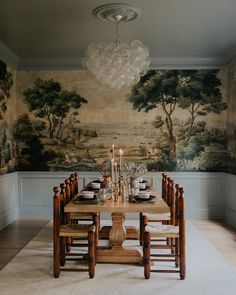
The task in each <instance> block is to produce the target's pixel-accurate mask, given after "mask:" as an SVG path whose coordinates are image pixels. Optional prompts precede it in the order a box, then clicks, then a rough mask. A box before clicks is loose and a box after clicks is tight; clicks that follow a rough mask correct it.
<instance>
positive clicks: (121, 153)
mask: <svg viewBox="0 0 236 295" xmlns="http://www.w3.org/2000/svg"><path fill="white" fill-rule="evenodd" d="M119 153H120V172H121V171H122V164H123V150H122V149H119Z"/></svg>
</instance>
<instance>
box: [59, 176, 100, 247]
mask: <svg viewBox="0 0 236 295" xmlns="http://www.w3.org/2000/svg"><path fill="white" fill-rule="evenodd" d="M78 191H79V184H78V173H75V174H71V175H70V177H69V178H68V179H66V180H65V199H66V200H67V202H68V201H70V200H72V199H73V198H74V197H75V196H76V195H77V194H78ZM66 218H67V222H70V223H74V224H78V223H79V224H80V223H81V224H83V223H85V222H86V223H88V222H89V223H91V224H93V225H94V226H95V231H96V235H95V236H96V245H98V242H99V228H100V215H99V213H96V212H92V213H90V212H89V213H86V212H84V213H77V212H74V213H70V214H67V216H66ZM76 240H77V238H67V244H66V250H67V252H70V250H71V246H73V247H77V243H76Z"/></svg>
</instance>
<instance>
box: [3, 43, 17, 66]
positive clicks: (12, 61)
mask: <svg viewBox="0 0 236 295" xmlns="http://www.w3.org/2000/svg"><path fill="white" fill-rule="evenodd" d="M0 59H1V60H2V61H4V62H5V63H6V64H8V65H9V66H11V67H12V68H14V69H17V67H18V64H19V56H18V55H17V54H16V53H15V52H14V51H12V50H11V49H10V48H9V47H8V46H7V45H6V44H4V43H3V42H2V41H1V40H0Z"/></svg>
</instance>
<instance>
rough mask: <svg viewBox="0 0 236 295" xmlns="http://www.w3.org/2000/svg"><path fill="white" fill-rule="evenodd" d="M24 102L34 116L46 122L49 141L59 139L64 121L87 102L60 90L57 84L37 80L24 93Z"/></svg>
mask: <svg viewBox="0 0 236 295" xmlns="http://www.w3.org/2000/svg"><path fill="white" fill-rule="evenodd" d="M24 102H25V103H26V104H27V105H28V108H29V110H30V111H33V112H34V114H35V116H36V117H38V118H43V119H45V120H46V121H47V122H48V131H49V136H50V138H51V139H53V138H59V137H60V131H61V127H62V125H63V122H64V119H65V118H66V116H67V115H68V114H69V112H70V111H71V110H76V109H79V108H80V107H81V105H82V104H83V103H87V100H86V99H85V98H83V97H82V96H80V95H79V94H77V93H76V92H75V91H68V90H62V88H61V85H60V83H59V82H56V81H53V80H52V79H50V80H42V79H37V80H36V81H35V82H34V85H33V87H32V88H29V89H27V90H25V91H24Z"/></svg>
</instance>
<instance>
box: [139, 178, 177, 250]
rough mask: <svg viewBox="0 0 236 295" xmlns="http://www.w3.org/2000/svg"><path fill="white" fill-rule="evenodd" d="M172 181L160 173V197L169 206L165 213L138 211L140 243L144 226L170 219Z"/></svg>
mask: <svg viewBox="0 0 236 295" xmlns="http://www.w3.org/2000/svg"><path fill="white" fill-rule="evenodd" d="M173 186H174V181H173V180H172V179H171V178H170V177H167V175H166V174H165V173H162V199H163V200H164V201H165V202H166V203H167V205H168V206H169V207H170V211H169V212H165V213H140V245H142V241H143V239H144V228H145V226H146V225H147V223H149V222H163V223H164V222H166V223H168V222H169V221H170V220H171V205H172V195H173Z"/></svg>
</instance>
